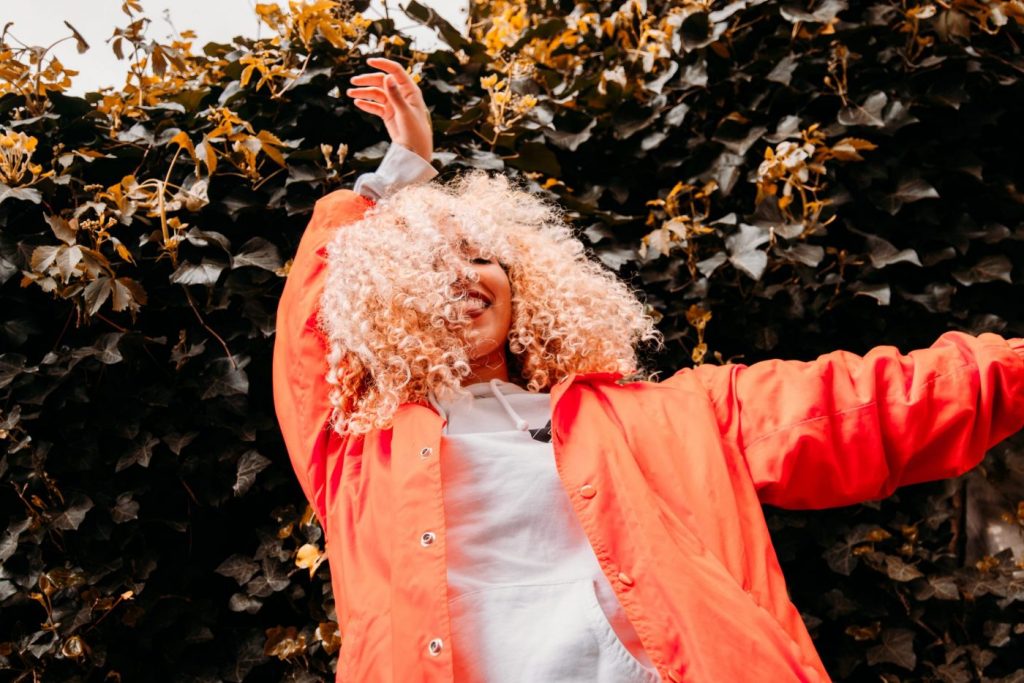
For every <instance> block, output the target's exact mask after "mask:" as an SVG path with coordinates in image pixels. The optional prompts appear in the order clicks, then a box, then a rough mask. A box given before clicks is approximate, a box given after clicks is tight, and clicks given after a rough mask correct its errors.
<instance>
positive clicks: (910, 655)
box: [867, 628, 917, 671]
mask: <svg viewBox="0 0 1024 683" xmlns="http://www.w3.org/2000/svg"><path fill="white" fill-rule="evenodd" d="M867 660H868V664H871V665H872V666H874V665H875V664H880V663H882V662H886V663H889V664H895V665H896V666H900V667H903V668H904V669H906V670H907V671H913V670H914V669H915V668H916V667H917V655H916V654H915V653H914V632H913V631H910V630H908V629H905V628H887V629H884V630H883V631H882V643H881V644H880V645H876V646H875V647H873V648H871V649H870V650H868V652H867Z"/></svg>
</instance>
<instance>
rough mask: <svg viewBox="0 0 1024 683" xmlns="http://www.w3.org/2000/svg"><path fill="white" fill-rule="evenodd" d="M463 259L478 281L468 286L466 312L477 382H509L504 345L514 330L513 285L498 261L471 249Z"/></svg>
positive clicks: (470, 355) (471, 355)
mask: <svg viewBox="0 0 1024 683" xmlns="http://www.w3.org/2000/svg"><path fill="white" fill-rule="evenodd" d="M464 258H465V260H466V264H468V267H469V268H471V269H472V270H473V271H474V272H475V273H476V274H477V276H478V277H479V279H478V280H477V281H476V282H466V283H465V287H466V299H465V310H466V314H467V315H468V316H469V318H470V325H469V330H468V333H467V337H468V339H469V343H470V349H469V357H470V360H471V361H472V364H473V367H474V379H476V380H485V379H491V378H492V377H498V378H499V379H503V380H506V381H507V379H508V371H507V368H506V357H505V343H506V341H507V340H508V332H509V329H510V328H511V327H512V285H511V283H510V282H509V279H508V274H507V273H506V272H505V269H504V268H503V267H502V266H501V264H499V263H498V262H497V261H496V260H494V259H491V258H487V257H485V256H483V255H482V254H480V253H478V252H474V251H473V250H471V249H470V250H467V253H466V255H465V257H464ZM466 264H464V265H466Z"/></svg>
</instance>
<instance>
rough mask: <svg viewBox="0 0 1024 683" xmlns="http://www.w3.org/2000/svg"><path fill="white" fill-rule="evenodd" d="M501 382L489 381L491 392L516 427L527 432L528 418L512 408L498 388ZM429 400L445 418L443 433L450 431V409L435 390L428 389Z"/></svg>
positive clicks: (497, 380)
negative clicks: (442, 403) (442, 402)
mask: <svg viewBox="0 0 1024 683" xmlns="http://www.w3.org/2000/svg"><path fill="white" fill-rule="evenodd" d="M500 384H501V380H500V379H492V380H491V381H490V382H488V385H489V386H490V389H491V394H492V395H493V396H494V398H496V399H497V400H498V403H500V404H501V407H502V408H504V409H505V413H506V414H507V415H508V416H509V418H510V419H511V420H512V422H513V423H514V424H515V426H516V429H518V430H519V431H522V432H525V431H527V430H529V429H530V423H529V422H527V421H526V420H524V419H523V418H522V416H521V415H519V413H517V412H516V411H515V409H513V408H512V405H511V404H510V403H509V402H508V399H507V398H505V395H504V394H502V393H501V390H500V389H498V385H500ZM427 401H428V402H429V403H430V405H432V406H433V407H434V410H436V411H437V413H438V414H439V415H440V416H441V418H442V419H444V421H445V424H444V429H443V430H442V433H443V434H447V433H448V417H449V415H448V411H446V410H445V409H444V406H442V405H441V404H440V402H438V400H437V397H436V396H434V392H433V391H428V392H427Z"/></svg>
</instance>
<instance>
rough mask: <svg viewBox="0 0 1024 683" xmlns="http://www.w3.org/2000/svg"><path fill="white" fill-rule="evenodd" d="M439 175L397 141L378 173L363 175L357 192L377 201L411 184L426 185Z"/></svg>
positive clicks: (392, 145) (390, 148)
mask: <svg viewBox="0 0 1024 683" xmlns="http://www.w3.org/2000/svg"><path fill="white" fill-rule="evenodd" d="M436 175H437V171H436V170H435V169H434V167H433V166H431V165H430V162H428V161H427V160H426V159H424V158H423V157H421V156H420V155H419V154H417V153H416V152H413V151H412V150H411V149H409V148H408V147H405V146H403V145H400V144H398V143H397V142H393V143H391V146H390V147H388V151H387V153H386V154H385V155H384V159H383V160H382V161H381V162H380V166H379V167H378V168H377V170H376V171H374V172H373V173H364V174H362V175H361V176H359V178H358V179H357V180H356V185H355V188H353V189H354V190H355V191H356V192H357V193H358V194H361V195H363V196H364V197H368V198H370V199H372V200H374V201H377V200H379V199H380V198H381V197H386V196H388V195H390V194H391V193H393V192H396V191H397V190H400V189H401V188H403V187H406V186H407V185H416V184H418V183H425V182H427V181H429V180H431V179H432V178H434V177H435V176H436Z"/></svg>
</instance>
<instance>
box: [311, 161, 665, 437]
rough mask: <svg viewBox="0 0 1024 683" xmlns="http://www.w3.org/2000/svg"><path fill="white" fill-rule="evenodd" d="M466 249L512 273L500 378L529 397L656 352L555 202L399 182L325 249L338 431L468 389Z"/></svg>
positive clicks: (632, 303)
mask: <svg viewBox="0 0 1024 683" xmlns="http://www.w3.org/2000/svg"><path fill="white" fill-rule="evenodd" d="M468 250H473V252H474V253H476V254H478V255H479V256H483V257H485V258H491V259H496V260H497V262H498V263H499V264H501V266H502V267H503V268H504V269H505V272H506V273H507V274H508V278H509V282H510V284H511V289H512V324H511V328H510V330H509V334H508V340H507V346H506V351H507V356H508V362H509V377H510V379H511V380H512V381H513V382H517V383H521V384H524V385H525V387H526V389H527V390H528V391H535V392H539V391H546V390H548V389H550V387H551V386H552V385H553V384H554V383H555V382H556V381H557V380H559V379H561V378H562V377H564V376H566V375H568V374H569V373H573V372H621V373H623V374H635V373H637V372H639V371H640V369H639V368H638V367H637V352H636V346H637V344H639V343H641V342H654V343H655V344H657V345H658V346H660V345H661V342H662V338H661V335H660V333H659V332H658V331H657V330H656V329H655V327H654V322H653V320H652V319H651V318H650V316H648V315H646V314H645V313H644V306H643V304H642V303H641V302H640V301H639V300H638V299H637V296H636V295H635V294H634V293H633V291H632V290H631V289H630V288H629V287H627V286H626V284H625V283H623V282H622V281H620V280H619V279H618V278H617V277H616V276H615V275H614V274H613V273H611V272H610V271H608V270H607V269H605V268H604V267H603V266H602V265H601V264H600V263H598V262H596V261H593V260H591V259H590V258H588V256H587V254H586V252H585V250H584V246H583V244H582V243H581V242H580V241H579V240H578V239H576V237H575V236H574V235H573V234H572V231H571V229H570V227H569V226H568V225H567V223H566V222H565V221H564V220H563V214H562V212H561V211H560V210H559V209H558V208H557V207H556V206H554V205H552V204H551V203H549V202H546V201H544V200H542V199H541V198H539V197H537V196H535V195H533V194H531V193H530V192H528V191H526V190H524V189H521V188H520V187H518V186H516V185H515V184H513V183H512V182H511V181H510V180H509V179H508V178H507V177H505V176H502V175H495V176H490V175H488V174H486V173H484V172H483V171H470V172H468V173H466V174H464V175H462V176H460V177H458V178H456V179H455V180H454V181H452V182H450V183H448V184H439V183H430V184H425V185H416V186H409V187H405V188H403V189H401V190H399V191H398V192H396V193H394V194H393V195H392V196H390V197H387V198H384V199H382V200H381V201H380V202H379V203H377V205H376V206H375V207H373V208H371V209H370V210H369V211H368V212H367V213H366V214H365V215H364V216H363V218H362V219H361V220H359V221H358V222H356V223H353V224H351V225H348V226H346V227H345V228H344V229H342V230H338V232H337V235H336V236H335V237H334V238H332V241H331V242H330V243H329V244H328V246H327V263H328V265H327V279H326V284H325V287H324V293H323V295H322V298H321V306H320V317H319V323H320V326H321V328H322V330H323V332H324V333H325V335H326V337H327V340H328V355H327V364H328V372H327V381H328V383H329V384H330V385H331V392H330V401H331V404H332V405H333V407H334V409H333V411H332V416H331V426H332V428H333V429H334V430H335V431H337V432H338V433H339V434H342V435H345V434H351V435H358V434H365V433H367V432H369V431H371V430H372V429H387V428H389V427H390V426H391V424H392V420H393V418H394V415H395V412H396V411H397V410H398V408H399V406H400V405H402V404H403V403H407V402H415V403H422V402H425V401H426V397H427V395H428V393H430V392H433V394H434V395H435V396H438V397H442V398H445V397H449V398H450V397H453V396H458V395H462V394H464V393H466V390H465V389H463V388H462V382H463V380H464V379H466V378H467V377H469V376H470V374H471V370H470V358H469V356H468V354H467V346H468V343H467V331H468V329H469V324H470V318H469V317H468V316H467V314H466V311H465V309H464V307H463V306H462V305H461V301H462V298H463V297H464V296H465V290H466V282H475V281H476V280H477V276H476V274H475V272H474V271H473V270H472V269H471V268H470V267H469V266H468V262H467V261H466V260H465V259H464V258H463V257H464V256H465V254H466V253H467V251H468Z"/></svg>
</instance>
